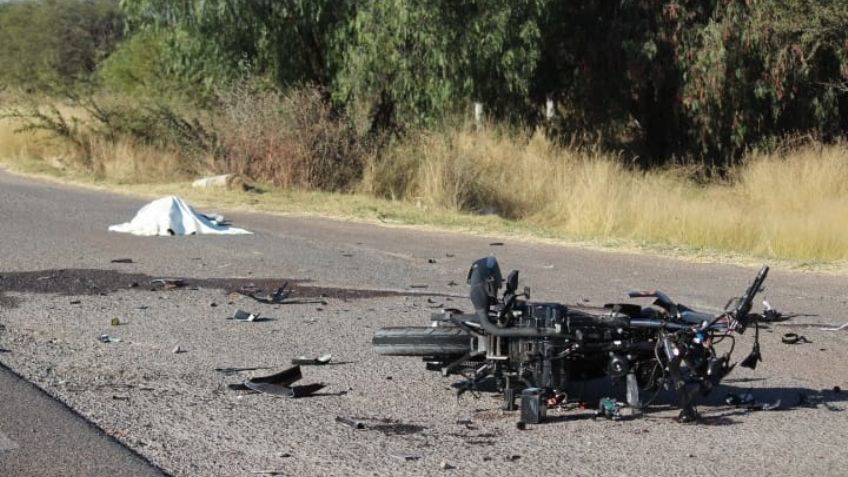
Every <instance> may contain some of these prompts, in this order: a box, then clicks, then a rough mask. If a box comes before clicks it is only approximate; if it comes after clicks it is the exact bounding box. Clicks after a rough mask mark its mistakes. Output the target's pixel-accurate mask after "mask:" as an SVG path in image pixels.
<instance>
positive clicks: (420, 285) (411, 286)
mask: <svg viewBox="0 0 848 477" xmlns="http://www.w3.org/2000/svg"><path fill="white" fill-rule="evenodd" d="M427 287H428V285H423V284H417V283H413V284H412V285H409V288H427Z"/></svg>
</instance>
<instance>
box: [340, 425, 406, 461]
mask: <svg viewBox="0 0 848 477" xmlns="http://www.w3.org/2000/svg"><path fill="white" fill-rule="evenodd" d="M336 420H338V418H336ZM357 429H359V428H357ZM392 457H394V458H395V459H399V460H403V461H411V460H419V459H421V456H420V455H418V454H392Z"/></svg>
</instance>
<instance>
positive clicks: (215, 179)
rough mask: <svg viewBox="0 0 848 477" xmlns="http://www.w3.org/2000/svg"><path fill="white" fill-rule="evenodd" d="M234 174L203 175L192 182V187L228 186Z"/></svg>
mask: <svg viewBox="0 0 848 477" xmlns="http://www.w3.org/2000/svg"><path fill="white" fill-rule="evenodd" d="M231 177H233V175H232V174H221V175H219V176H210V177H202V178H200V179H197V180H196V181H194V182H192V183H191V186H192V187H227V186H228V185H229V182H230V178H231Z"/></svg>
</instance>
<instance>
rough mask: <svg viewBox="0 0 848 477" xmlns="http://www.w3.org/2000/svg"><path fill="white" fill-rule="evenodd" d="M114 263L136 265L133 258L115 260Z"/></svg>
mask: <svg viewBox="0 0 848 477" xmlns="http://www.w3.org/2000/svg"><path fill="white" fill-rule="evenodd" d="M111 262H112V263H135V262H133V259H131V258H113V259H112V261H111Z"/></svg>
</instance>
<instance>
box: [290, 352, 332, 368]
mask: <svg viewBox="0 0 848 477" xmlns="http://www.w3.org/2000/svg"><path fill="white" fill-rule="evenodd" d="M332 359H333V355H331V354H323V355H321V356H319V357H317V358H307V357H306V356H299V357H297V358H294V359H292V364H298V365H306V366H309V365H314V366H320V365H323V364H327V363H329V362H330V361H332Z"/></svg>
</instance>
